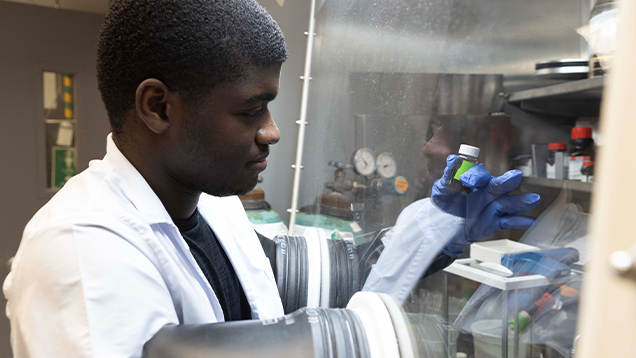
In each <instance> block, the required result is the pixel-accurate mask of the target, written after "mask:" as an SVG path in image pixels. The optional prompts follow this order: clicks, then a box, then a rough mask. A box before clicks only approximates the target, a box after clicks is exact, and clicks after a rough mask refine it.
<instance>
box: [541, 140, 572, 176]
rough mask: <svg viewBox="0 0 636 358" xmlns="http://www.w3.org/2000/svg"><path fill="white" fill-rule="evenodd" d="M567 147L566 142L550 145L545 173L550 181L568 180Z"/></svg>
mask: <svg viewBox="0 0 636 358" xmlns="http://www.w3.org/2000/svg"><path fill="white" fill-rule="evenodd" d="M568 161H569V157H568V153H567V145H566V144H565V143H564V142H554V143H549V144H548V157H547V158H546V164H545V172H546V178H548V179H567V173H568V172H567V166H568Z"/></svg>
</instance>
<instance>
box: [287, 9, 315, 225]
mask: <svg viewBox="0 0 636 358" xmlns="http://www.w3.org/2000/svg"><path fill="white" fill-rule="evenodd" d="M315 14H316V0H312V1H311V11H310V13H309V31H308V33H307V52H306V54H305V73H304V75H303V95H302V99H301V102H300V121H299V123H298V125H299V126H300V127H299V128H298V145H297V146H296V164H295V167H294V185H293V188H292V202H291V209H290V210H291V216H290V218H289V234H290V235H293V233H294V224H295V223H296V211H297V210H298V191H299V189H300V171H301V169H302V162H303V148H304V145H305V124H306V121H307V102H308V101H309V81H310V80H311V77H310V75H311V55H312V51H313V46H314V28H315V24H316V19H315Z"/></svg>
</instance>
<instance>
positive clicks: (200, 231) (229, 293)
mask: <svg viewBox="0 0 636 358" xmlns="http://www.w3.org/2000/svg"><path fill="white" fill-rule="evenodd" d="M174 223H175V225H176V226H177V227H178V228H179V231H180V232H181V235H182V236H183V239H184V240H185V241H186V242H187V243H188V246H190V252H191V253H192V256H194V259H195V260H196V262H197V264H199V267H200V268H201V271H203V274H204V275H205V278H207V279H208V282H209V283H210V285H211V286H212V290H214V293H215V294H216V297H217V298H218V299H219V304H220V305H221V309H222V310H223V315H224V316H225V321H238V320H243V319H251V318H252V310H251V308H250V305H249V303H248V301H247V297H246V296H245V292H244V291H243V287H242V286H241V282H240V281H239V279H238V276H237V275H236V271H234V267H232V263H231V262H230V259H229V258H228V257H227V254H226V253H225V250H224V249H223V246H221V243H220V242H219V240H218V239H217V237H216V235H215V234H214V232H213V231H212V229H211V228H210V226H209V225H208V223H207V222H206V221H205V219H204V218H203V216H201V214H200V213H199V211H198V210H197V211H195V213H194V215H192V217H191V218H189V219H187V220H174Z"/></svg>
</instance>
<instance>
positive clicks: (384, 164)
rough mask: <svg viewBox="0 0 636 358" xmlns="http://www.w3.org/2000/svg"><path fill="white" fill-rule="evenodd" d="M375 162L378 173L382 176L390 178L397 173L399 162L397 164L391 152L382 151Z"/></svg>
mask: <svg viewBox="0 0 636 358" xmlns="http://www.w3.org/2000/svg"><path fill="white" fill-rule="evenodd" d="M375 163H376V166H377V170H378V174H380V176H381V177H383V178H390V177H393V176H395V174H397V164H395V159H393V154H391V153H389V152H384V153H380V155H378V160H377V161H376V162H375Z"/></svg>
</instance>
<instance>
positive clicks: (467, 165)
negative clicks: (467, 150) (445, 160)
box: [454, 160, 475, 180]
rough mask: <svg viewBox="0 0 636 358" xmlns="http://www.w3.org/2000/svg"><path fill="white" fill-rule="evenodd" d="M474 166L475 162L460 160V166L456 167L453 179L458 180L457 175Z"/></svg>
mask: <svg viewBox="0 0 636 358" xmlns="http://www.w3.org/2000/svg"><path fill="white" fill-rule="evenodd" d="M474 166H475V163H471V162H469V161H467V160H464V161H463V162H462V166H461V167H459V169H457V173H455V177H454V179H455V180H459V176H460V175H462V174H464V173H466V172H467V171H468V169H470V168H472V167H474Z"/></svg>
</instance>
